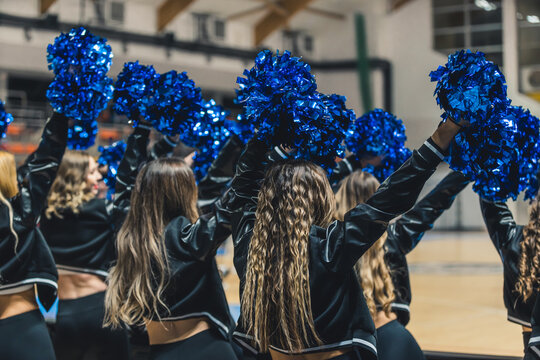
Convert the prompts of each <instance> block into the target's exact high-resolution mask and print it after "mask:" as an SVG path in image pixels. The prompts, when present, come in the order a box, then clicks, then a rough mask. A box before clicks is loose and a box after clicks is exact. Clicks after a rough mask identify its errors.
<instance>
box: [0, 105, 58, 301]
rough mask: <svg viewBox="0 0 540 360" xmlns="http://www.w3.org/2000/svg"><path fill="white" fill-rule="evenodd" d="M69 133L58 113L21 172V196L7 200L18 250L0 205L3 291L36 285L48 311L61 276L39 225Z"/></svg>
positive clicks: (8, 222)
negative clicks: (11, 213)
mask: <svg viewBox="0 0 540 360" xmlns="http://www.w3.org/2000/svg"><path fill="white" fill-rule="evenodd" d="M67 129H68V119H67V118H66V117H64V116H63V115H60V114H56V113H55V114H54V115H53V116H52V118H51V119H49V120H48V121H47V124H46V125H45V128H44V130H43V135H42V138H41V142H40V144H39V146H38V148H37V150H36V151H35V152H34V153H33V154H32V155H30V156H29V157H28V159H27V161H26V162H25V164H24V165H23V166H22V167H21V168H20V169H19V176H18V177H17V178H18V180H19V181H18V182H19V193H18V194H17V195H16V196H15V197H13V198H11V199H9V200H8V201H9V203H10V204H11V207H12V208H13V228H14V230H15V232H16V233H17V236H18V244H17V249H15V242H16V240H15V237H14V236H13V234H12V232H11V230H10V218H9V211H8V208H7V207H6V206H5V205H3V204H1V203H0V212H1V214H2V215H1V217H0V219H1V220H0V290H9V289H13V288H17V287H20V286H23V285H27V284H36V285H37V289H38V296H39V298H40V300H41V303H42V304H43V306H44V307H45V308H46V309H48V308H50V306H51V305H52V304H53V302H54V299H55V297H56V289H57V284H56V281H57V280H58V273H57V271H56V266H55V264H54V260H53V257H52V255H51V251H50V250H49V247H48V246H47V243H46V242H45V239H44V238H43V235H42V234H41V231H40V230H39V229H38V227H37V223H38V221H39V216H40V214H41V211H42V210H43V208H44V207H45V204H46V199H47V194H48V192H49V189H50V187H51V185H52V182H53V180H54V178H55V176H56V172H57V170H58V166H59V164H60V162H61V161H62V157H63V155H64V151H65V148H66V141H67Z"/></svg>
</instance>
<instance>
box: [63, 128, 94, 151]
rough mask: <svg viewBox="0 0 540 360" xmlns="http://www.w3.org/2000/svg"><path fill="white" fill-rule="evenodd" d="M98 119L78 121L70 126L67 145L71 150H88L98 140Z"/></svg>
mask: <svg viewBox="0 0 540 360" xmlns="http://www.w3.org/2000/svg"><path fill="white" fill-rule="evenodd" d="M97 133H98V124H97V121H92V122H88V121H76V122H75V123H74V124H73V125H72V126H70V127H69V128H68V135H67V147H68V149H71V150H86V149H88V148H89V147H91V146H92V145H94V143H95V142H96V135H97Z"/></svg>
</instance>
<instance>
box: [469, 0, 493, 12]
mask: <svg viewBox="0 0 540 360" xmlns="http://www.w3.org/2000/svg"><path fill="white" fill-rule="evenodd" d="M474 5H476V6H477V7H479V8H480V9H483V10H485V11H493V10H497V5H495V4H494V3H492V2H491V1H488V0H474Z"/></svg>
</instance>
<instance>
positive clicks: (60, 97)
mask: <svg viewBox="0 0 540 360" xmlns="http://www.w3.org/2000/svg"><path fill="white" fill-rule="evenodd" d="M112 83H113V81H112V79H111V78H108V77H97V76H92V75H85V74H72V73H68V72H64V73H60V74H58V75H56V77H55V78H54V81H53V82H52V83H51V84H50V85H49V88H48V89H47V99H48V100H49V102H50V104H51V106H52V107H53V109H54V111H56V112H58V113H60V114H64V115H65V116H67V117H69V118H72V119H76V120H81V121H87V122H91V121H94V120H95V119H97V117H98V116H99V114H100V113H101V111H102V110H103V109H105V108H106V107H107V103H108V102H109V100H111V99H112V95H113V90H114V88H113V85H112Z"/></svg>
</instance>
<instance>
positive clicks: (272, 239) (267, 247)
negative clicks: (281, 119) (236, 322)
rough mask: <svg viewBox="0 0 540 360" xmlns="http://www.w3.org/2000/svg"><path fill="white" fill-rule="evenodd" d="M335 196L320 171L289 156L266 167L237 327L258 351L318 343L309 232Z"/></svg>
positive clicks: (328, 214) (324, 220)
mask: <svg viewBox="0 0 540 360" xmlns="http://www.w3.org/2000/svg"><path fill="white" fill-rule="evenodd" d="M334 207H335V199H334V194H333V192H332V189H331V187H330V184H329V183H328V180H327V178H326V175H325V173H324V171H323V170H322V169H321V168H320V167H318V166H315V165H313V164H312V163H309V162H306V161H302V160H291V161H287V162H283V163H278V164H275V165H273V166H272V167H270V169H268V171H267V173H266V176H265V178H264V181H263V183H262V185H261V189H260V192H259V196H258V203H257V209H256V212H255V217H256V219H255V224H254V227H253V235H252V238H251V243H250V246H249V252H248V259H247V273H246V279H245V286H244V292H243V294H242V299H241V305H242V306H241V311H242V319H243V325H244V327H245V328H246V329H247V333H248V334H250V335H251V336H253V337H254V339H255V340H256V342H257V343H258V345H259V347H260V349H261V351H263V352H266V351H268V349H269V346H270V345H273V346H276V347H279V348H281V349H285V350H289V351H296V350H301V349H304V348H306V347H309V346H311V345H313V344H322V340H321V339H320V338H319V335H318V334H317V332H316V330H315V324H314V320H313V314H312V311H311V295H310V285H309V251H308V249H309V233H310V229H311V226H312V225H317V226H322V227H326V226H328V225H329V224H330V222H331V221H332V214H333V210H334Z"/></svg>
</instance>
